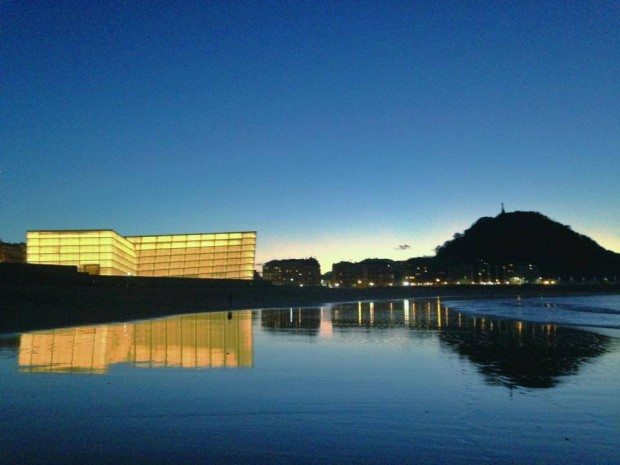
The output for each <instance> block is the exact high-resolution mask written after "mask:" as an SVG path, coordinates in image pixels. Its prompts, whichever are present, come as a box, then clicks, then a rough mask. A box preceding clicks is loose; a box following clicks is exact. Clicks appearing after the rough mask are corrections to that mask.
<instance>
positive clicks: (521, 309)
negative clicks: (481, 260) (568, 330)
mask: <svg viewBox="0 0 620 465" xmlns="http://www.w3.org/2000/svg"><path fill="white" fill-rule="evenodd" d="M448 304H449V305H451V306H453V307H456V308H458V309H459V310H460V311H462V312H466V313H470V314H476V315H486V316H492V317H499V318H510V319H521V320H525V321H530V322H539V323H556V324H562V325H565V326H588V327H592V328H613V329H620V295H604V296H581V297H540V298H528V299H520V298H519V299H502V300H486V301H485V300H470V301H450V302H448Z"/></svg>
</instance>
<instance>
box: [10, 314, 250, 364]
mask: <svg viewBox="0 0 620 465" xmlns="http://www.w3.org/2000/svg"><path fill="white" fill-rule="evenodd" d="M252 350H253V348H252V312H251V311H249V310H243V311H236V312H232V313H231V314H230V319H229V317H228V315H227V314H226V313H224V312H217V313H201V314H196V315H186V316H178V317H173V318H163V319H157V320H150V321H145V322H138V323H126V324H123V323H118V324H111V325H99V326H83V327H77V328H69V329H58V330H53V331H37V332H32V333H25V334H22V335H21V338H20V344H19V357H18V363H19V367H20V370H21V371H26V372H87V373H103V372H105V371H106V370H107V369H108V366H109V365H112V364H115V363H130V364H134V365H136V366H140V367H183V368H204V367H251V366H252V363H253V360H252Z"/></svg>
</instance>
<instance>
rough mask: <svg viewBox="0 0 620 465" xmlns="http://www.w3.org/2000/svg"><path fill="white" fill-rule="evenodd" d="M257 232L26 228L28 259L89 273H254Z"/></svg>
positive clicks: (243, 275) (236, 275) (209, 275)
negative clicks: (151, 233) (130, 233)
mask: <svg viewBox="0 0 620 465" xmlns="http://www.w3.org/2000/svg"><path fill="white" fill-rule="evenodd" d="M255 253H256V232H255V231H250V232H225V233H201V234H175V235H159V236H128V237H123V236H121V235H120V234H118V233H116V232H115V231H113V230H75V231H70V230H67V231H28V233H27V260H28V263H34V264H51V265H71V266H77V267H78V269H79V270H80V271H84V272H87V273H90V274H100V275H108V276H110V275H116V276H171V277H172V276H175V277H187V278H228V279H252V278H253V275H254V257H255Z"/></svg>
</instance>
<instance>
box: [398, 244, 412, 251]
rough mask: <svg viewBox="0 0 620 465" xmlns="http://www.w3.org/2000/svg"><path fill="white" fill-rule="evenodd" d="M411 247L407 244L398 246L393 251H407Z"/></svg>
mask: <svg viewBox="0 0 620 465" xmlns="http://www.w3.org/2000/svg"><path fill="white" fill-rule="evenodd" d="M410 248H411V246H410V245H409V244H400V245H399V246H397V247H396V248H395V249H394V250H408V249H410Z"/></svg>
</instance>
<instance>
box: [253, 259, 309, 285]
mask: <svg viewBox="0 0 620 465" xmlns="http://www.w3.org/2000/svg"><path fill="white" fill-rule="evenodd" d="M263 279H264V280H266V281H271V282H272V283H273V284H278V285H292V286H299V285H303V286H319V285H320V284H321V267H320V265H319V262H318V261H317V260H316V259H315V258H292V259H286V260H271V261H270V262H267V263H265V264H264V265H263Z"/></svg>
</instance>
